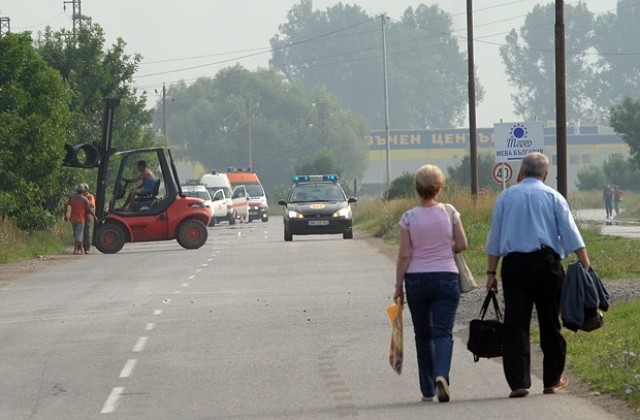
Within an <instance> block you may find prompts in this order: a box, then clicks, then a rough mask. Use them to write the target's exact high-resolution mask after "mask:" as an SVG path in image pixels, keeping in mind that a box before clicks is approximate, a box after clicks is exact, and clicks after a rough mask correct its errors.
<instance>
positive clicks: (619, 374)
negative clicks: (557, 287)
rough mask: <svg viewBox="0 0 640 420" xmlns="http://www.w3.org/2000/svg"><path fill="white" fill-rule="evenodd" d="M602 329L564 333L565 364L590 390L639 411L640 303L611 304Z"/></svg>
mask: <svg viewBox="0 0 640 420" xmlns="http://www.w3.org/2000/svg"><path fill="white" fill-rule="evenodd" d="M605 320H606V321H605V322H606V324H605V326H604V328H601V329H598V330H595V331H593V332H590V333H589V334H585V333H569V332H567V333H565V337H566V339H567V363H568V365H569V366H570V367H571V369H572V370H573V371H574V372H577V373H578V375H579V376H580V377H581V378H582V379H583V380H584V381H585V382H587V383H588V384H589V385H590V387H591V388H592V389H595V390H599V391H601V392H605V393H607V394H612V395H615V396H616V397H619V398H621V399H623V400H626V401H627V402H628V403H629V405H631V406H632V407H633V408H635V409H636V410H638V411H640V356H639V355H640V331H639V330H638V328H639V327H638V325H640V302H638V301H634V302H625V303H617V304H615V305H612V306H611V308H610V309H609V311H607V313H606V314H605Z"/></svg>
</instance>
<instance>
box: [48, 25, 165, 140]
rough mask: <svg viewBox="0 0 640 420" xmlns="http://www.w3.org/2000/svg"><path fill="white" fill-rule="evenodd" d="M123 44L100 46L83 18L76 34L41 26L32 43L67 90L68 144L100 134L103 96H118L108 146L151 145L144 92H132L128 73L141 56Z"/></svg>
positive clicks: (101, 39) (101, 38) (99, 33)
mask: <svg viewBox="0 0 640 420" xmlns="http://www.w3.org/2000/svg"><path fill="white" fill-rule="evenodd" d="M125 47H126V43H125V42H124V40H123V39H122V38H118V39H117V40H116V43H115V44H113V45H112V46H110V47H106V46H105V34H104V30H103V29H102V28H101V27H100V25H98V24H95V23H93V22H92V21H91V19H90V18H88V17H85V18H83V22H82V25H81V26H80V28H79V29H78V31H77V35H75V36H70V35H69V34H68V33H66V32H64V31H58V32H54V31H52V30H51V28H47V29H46V30H45V32H44V34H42V35H41V36H40V37H39V38H38V40H37V41H36V48H37V50H38V51H39V53H40V54H41V55H42V57H43V58H44V59H45V61H47V62H48V63H49V65H50V66H52V67H53V68H55V69H57V70H58V71H59V72H60V74H61V75H62V78H63V79H64V80H65V81H66V83H67V84H68V86H69V89H70V91H71V92H72V96H71V102H70V109H71V112H72V117H71V121H70V125H69V128H68V142H69V143H95V142H98V141H99V140H100V139H101V137H102V118H103V112H104V104H105V99H107V98H117V99H120V106H119V107H118V109H117V112H116V118H115V119H114V127H113V146H114V148H117V149H120V150H124V149H134V148H138V147H150V146H155V145H157V144H158V142H157V141H156V139H155V135H154V133H153V130H152V128H151V123H152V118H153V111H151V110H147V109H146V92H142V93H141V94H138V92H137V90H136V89H135V88H134V87H133V75H134V74H135V72H136V71H137V69H138V64H139V62H140V60H141V59H142V57H141V56H140V55H139V54H134V55H133V56H131V55H129V54H127V53H126V51H125Z"/></svg>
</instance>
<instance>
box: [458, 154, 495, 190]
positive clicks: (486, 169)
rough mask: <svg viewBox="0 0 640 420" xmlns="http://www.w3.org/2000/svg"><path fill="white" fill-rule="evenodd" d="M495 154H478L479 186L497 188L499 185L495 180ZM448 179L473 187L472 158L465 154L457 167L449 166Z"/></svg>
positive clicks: (460, 184)
mask: <svg viewBox="0 0 640 420" xmlns="http://www.w3.org/2000/svg"><path fill="white" fill-rule="evenodd" d="M495 164H496V163H495V160H494V156H493V155H492V154H489V153H481V154H479V155H478V186H479V187H480V188H485V189H492V190H496V189H498V188H499V185H498V184H496V183H495V182H494V181H493V175H492V172H493V167H494V165H495ZM447 173H448V179H449V180H450V181H452V182H453V183H455V184H456V185H459V186H463V187H471V159H470V158H469V156H465V157H464V158H463V159H462V162H461V163H460V166H458V167H457V168H454V167H449V168H447Z"/></svg>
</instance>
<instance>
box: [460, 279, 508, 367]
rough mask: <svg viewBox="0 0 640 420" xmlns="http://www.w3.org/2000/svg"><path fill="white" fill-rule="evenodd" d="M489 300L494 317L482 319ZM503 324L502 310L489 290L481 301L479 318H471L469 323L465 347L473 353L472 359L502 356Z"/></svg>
mask: <svg viewBox="0 0 640 420" xmlns="http://www.w3.org/2000/svg"><path fill="white" fill-rule="evenodd" d="M491 302H493V309H494V312H495V314H496V318H495V319H484V318H485V315H486V314H487V309H488V308H489V304H490V303H491ZM503 326H504V324H503V323H502V312H501V311H500V306H499V305H498V299H497V298H496V294H495V293H494V292H493V291H489V292H488V293H487V297H486V298H485V299H484V302H483V303H482V308H481V309H480V314H479V319H474V320H471V324H470V325H469V340H468V341H467V349H469V351H470V352H471V353H473V360H474V361H476V362H477V361H478V360H480V358H481V357H483V358H492V357H502V330H503Z"/></svg>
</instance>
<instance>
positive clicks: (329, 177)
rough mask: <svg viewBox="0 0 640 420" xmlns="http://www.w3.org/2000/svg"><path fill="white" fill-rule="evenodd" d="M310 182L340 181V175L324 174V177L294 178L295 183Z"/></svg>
mask: <svg viewBox="0 0 640 420" xmlns="http://www.w3.org/2000/svg"><path fill="white" fill-rule="evenodd" d="M309 181H333V182H337V181H338V175H336V174H324V175H296V176H294V177H293V182H309Z"/></svg>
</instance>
